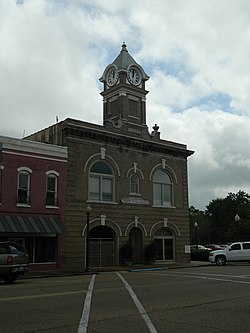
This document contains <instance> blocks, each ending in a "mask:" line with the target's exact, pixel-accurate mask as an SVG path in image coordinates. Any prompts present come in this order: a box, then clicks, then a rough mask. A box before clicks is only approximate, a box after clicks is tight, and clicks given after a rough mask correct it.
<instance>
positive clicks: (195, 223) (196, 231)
mask: <svg viewBox="0 0 250 333" xmlns="http://www.w3.org/2000/svg"><path fill="white" fill-rule="evenodd" d="M194 228H195V244H196V250H198V228H199V225H198V223H197V222H194Z"/></svg>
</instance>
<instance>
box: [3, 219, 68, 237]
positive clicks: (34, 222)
mask: <svg viewBox="0 0 250 333" xmlns="http://www.w3.org/2000/svg"><path fill="white" fill-rule="evenodd" d="M2 232H3V233H28V234H29V233H32V234H60V233H63V232H64V227H63V225H62V223H61V221H60V218H59V217H57V216H30V215H0V233H2Z"/></svg>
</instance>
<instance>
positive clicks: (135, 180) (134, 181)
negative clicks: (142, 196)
mask: <svg viewBox="0 0 250 333" xmlns="http://www.w3.org/2000/svg"><path fill="white" fill-rule="evenodd" d="M130 192H131V193H136V194H139V177H138V176H137V175H136V174H133V175H131V177H130Z"/></svg>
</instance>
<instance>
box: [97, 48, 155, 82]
mask: <svg viewBox="0 0 250 333" xmlns="http://www.w3.org/2000/svg"><path fill="white" fill-rule="evenodd" d="M131 65H135V66H136V67H138V68H139V69H140V71H141V74H142V78H143V79H144V80H145V81H146V80H148V79H149V76H148V75H147V74H146V73H145V71H144V69H143V68H142V67H141V66H140V65H139V64H138V63H137V62H136V61H135V60H134V58H133V57H132V56H131V55H130V54H129V52H128V50H127V45H126V44H125V43H124V42H123V44H122V49H121V52H120V53H119V54H118V56H117V57H116V59H115V60H114V61H113V62H112V63H111V64H109V65H108V66H107V67H106V68H105V70H104V72H103V74H102V77H101V78H100V81H101V82H104V81H105V75H106V73H107V71H108V70H109V69H110V67H112V66H116V68H117V70H118V72H119V71H127V70H128V67H129V66H131Z"/></svg>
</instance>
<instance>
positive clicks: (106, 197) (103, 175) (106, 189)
mask: <svg viewBox="0 0 250 333" xmlns="http://www.w3.org/2000/svg"><path fill="white" fill-rule="evenodd" d="M113 187H114V176H113V171H112V169H111V167H110V166H109V165H108V164H107V163H106V162H102V161H98V162H96V163H94V164H93V165H92V166H91V168H90V175H89V199H90V200H93V201H108V202H112V201H114V193H113V192H114V190H113Z"/></svg>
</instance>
